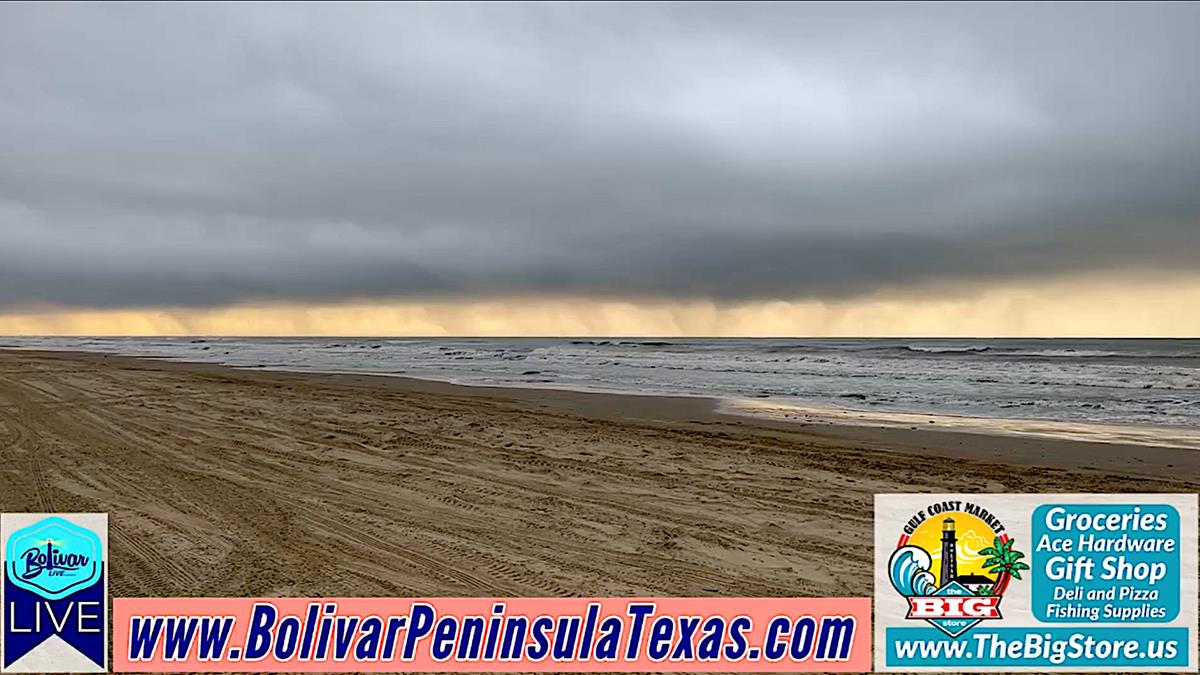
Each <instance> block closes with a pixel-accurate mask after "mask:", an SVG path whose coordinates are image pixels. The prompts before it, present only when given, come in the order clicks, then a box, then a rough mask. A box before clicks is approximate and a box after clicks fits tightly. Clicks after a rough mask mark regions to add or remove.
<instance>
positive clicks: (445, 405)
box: [0, 350, 1200, 597]
mask: <svg viewBox="0 0 1200 675" xmlns="http://www.w3.org/2000/svg"><path fill="white" fill-rule="evenodd" d="M1198 458H1200V453H1196V452H1192V451H1185V450H1170V449H1166V450H1159V449H1150V450H1148V449H1146V448H1139V447H1136V446H1118V445H1109V444H1096V443H1092V444H1089V443H1076V442H1064V441H1059V442H1049V443H1047V442H1042V441H1033V440H1029V439H1019V438H1006V437H1000V436H990V437H989V436H980V435H971V434H964V433H958V432H953V431H940V430H933V431H928V430H924V429H918V430H906V429H887V428H879V429H871V428H861V427H839V426H834V425H823V424H808V425H802V424H795V423H784V422H771V421H762V422H760V421H758V420H756V419H754V418H747V417H741V416H731V415H726V414H722V413H721V412H719V411H715V410H713V408H712V405H711V402H710V401H705V400H703V399H695V398H665V397H637V396H622V395H612V394H585V393H572V392H564V391H551V390H532V389H526V390H519V389H510V388H476V387H464V386H457V385H451V384H444V383H436V382H429V381H424V380H405V379H400V378H395V377H380V376H371V375H317V374H296V373H282V372H273V371H264V370H262V369H250V370H245V369H235V368H230V367H225V366H216V365H208V364H200V365H195V364H188V363H179V362H172V361H162V360H153V359H144V358H135V357H122V356H113V355H106V354H67V353H62V352H30V351H23V350H22V351H0V510H3V511H6V512H32V513H59V512H62V513H98V512H105V513H108V514H109V536H110V545H111V548H110V553H111V557H110V560H111V576H110V588H111V589H112V593H113V595H115V596H118V597H122V596H124V597H264V596H293V597H354V596H363V597H439V596H440V597H481V596H482V597H499V596H515V597H536V596H556V597H561V596H572V595H582V596H622V597H625V596H630V597H632V596H679V597H693V596H714V595H715V596H729V597H755V596H769V597H792V596H815V597H854V596H863V595H868V594H869V593H870V589H871V587H872V582H873V578H874V566H873V560H872V555H871V551H872V547H871V542H872V541H873V539H872V536H873V535H872V531H873V513H874V499H875V495H877V494H881V493H897V492H908V493H911V492H943V493H983V492H988V493H1015V492H1040V493H1077V492H1145V493H1150V492H1174V493H1178V492H1195V491H1196V490H1197V489H1198V488H1200V466H1198V465H1197V460H1198Z"/></svg>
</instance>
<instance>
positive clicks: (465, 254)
mask: <svg viewBox="0 0 1200 675" xmlns="http://www.w3.org/2000/svg"><path fill="white" fill-rule="evenodd" d="M1197 63H1200V5H1195V4H1169V5H1153V4H1144V3H1143V4H1128V5H1120V4H1105V5H1081V4H1070V5H1012V6H1001V5H942V4H936V5H908V6H897V5H896V4H894V3H888V4H883V5H809V4H805V5H777V4H770V5H747V4H729V5H723V4H696V5H679V4H672V5H632V6H631V5H576V4H570V5H528V6H525V5H508V4H505V5H500V4H497V5H307V4H304V5H275V4H272V5H182V6H181V5H173V4H171V5H166V4H164V5H118V4H93V5H65V4H64V5H59V4H37V5H24V4H6V5H3V6H0V306H7V307H15V306H24V305H34V304H41V303H59V304H70V305H83V306H99V307H109V306H147V305H219V304H224V303H231V302H238V301H245V300H263V299H319V300H335V299H339V298H349V297H426V296H439V295H445V294H455V295H459V294H461V295H472V296H483V295H493V294H506V293H545V292H571V293H584V294H598V295H617V296H631V295H632V296H677V297H689V298H690V297H714V298H734V299H736V298H801V297H845V296H852V295H855V294H859V293H864V292H870V291H873V290H877V289H881V288H894V287H901V288H903V287H905V286H908V285H913V284H928V283H931V282H932V283H953V282H955V281H961V280H987V279H1003V278H1025V277H1035V276H1043V275H1053V274H1059V273H1069V272H1080V271H1099V272H1104V271H1107V270H1173V269H1175V270H1179V269H1183V270H1186V269H1195V265H1196V260H1197V259H1198V256H1200V160H1198V159H1197V158H1200V69H1197V68H1196V64H1197Z"/></svg>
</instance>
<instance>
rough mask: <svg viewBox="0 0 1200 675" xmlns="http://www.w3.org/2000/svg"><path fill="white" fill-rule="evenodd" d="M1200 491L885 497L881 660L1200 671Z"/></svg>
mask: <svg viewBox="0 0 1200 675" xmlns="http://www.w3.org/2000/svg"><path fill="white" fill-rule="evenodd" d="M1196 521H1197V499H1196V495H1195V494H1040V495H1039V494H940V495H939V494H893V495H876V497H875V666H876V669H877V670H898V671H937V672H943V671H1006V672H1009V671H1038V672H1046V671H1076V672H1088V671H1091V672H1097V671H1099V672H1112V671H1113V670H1119V671H1123V672H1128V671H1139V670H1140V671H1156V672H1162V671H1177V672H1180V671H1181V672H1195V671H1196V668H1197V665H1196V640H1197V626H1196V616H1197V611H1196V608H1197V597H1196V596H1197V560H1196V559H1197V534H1196V525H1197V523H1196Z"/></svg>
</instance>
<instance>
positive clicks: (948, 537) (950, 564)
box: [938, 518, 958, 586]
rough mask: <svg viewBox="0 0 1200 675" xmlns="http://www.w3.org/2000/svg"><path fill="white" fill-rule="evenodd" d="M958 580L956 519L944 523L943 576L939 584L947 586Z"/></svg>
mask: <svg viewBox="0 0 1200 675" xmlns="http://www.w3.org/2000/svg"><path fill="white" fill-rule="evenodd" d="M957 578H958V534H957V533H956V532H955V531H954V519H953V518H947V519H945V520H943V521H942V574H941V576H939V577H938V584H939V585H940V586H945V585H946V584H948V583H950V582H951V581H954V580H955V579H957Z"/></svg>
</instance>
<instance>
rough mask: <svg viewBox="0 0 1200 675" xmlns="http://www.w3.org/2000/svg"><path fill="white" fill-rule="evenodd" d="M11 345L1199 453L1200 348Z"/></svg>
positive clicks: (1109, 344)
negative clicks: (715, 404)
mask: <svg viewBox="0 0 1200 675" xmlns="http://www.w3.org/2000/svg"><path fill="white" fill-rule="evenodd" d="M0 346H9V347H24V348H37V349H68V350H88V351H102V352H114V353H121V354H130V355H140V356H154V357H160V358H167V359H177V360H187V361H199V362H209V363H221V364H227V365H231V366H237V367H244V368H268V369H278V370H290V371H303V372H330V373H371V374H381V375H402V376H407V377H415V378H423V379H431V380H443V381H449V382H455V383H460V384H469V385H492V386H511V387H542V388H557V389H571V390H584V391H605V392H622V393H638V394H662V395H681V396H706V397H713V398H716V399H720V401H721V405H722V406H723V407H724V409H725V410H728V411H730V412H738V413H745V414H752V415H761V416H766V417H772V418H777V419H792V420H800V421H814V422H819V421H839V422H843V423H844V422H850V423H860V424H881V425H888V426H904V425H907V426H916V425H918V424H920V425H928V424H929V423H930V422H933V423H934V424H940V425H942V426H952V427H956V428H964V429H974V430H981V431H995V432H1003V433H1024V434H1037V435H1047V436H1061V437H1071V438H1087V439H1093V440H1105V441H1127V442H1135V443H1146V444H1155V445H1170V446H1180V447H1195V448H1200V340H1174V339H675V338H664V339H652V338H636V339H634V338H611V339H597V338H586V339H584V338H580V339H571V338H101V337H9V338H0Z"/></svg>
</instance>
